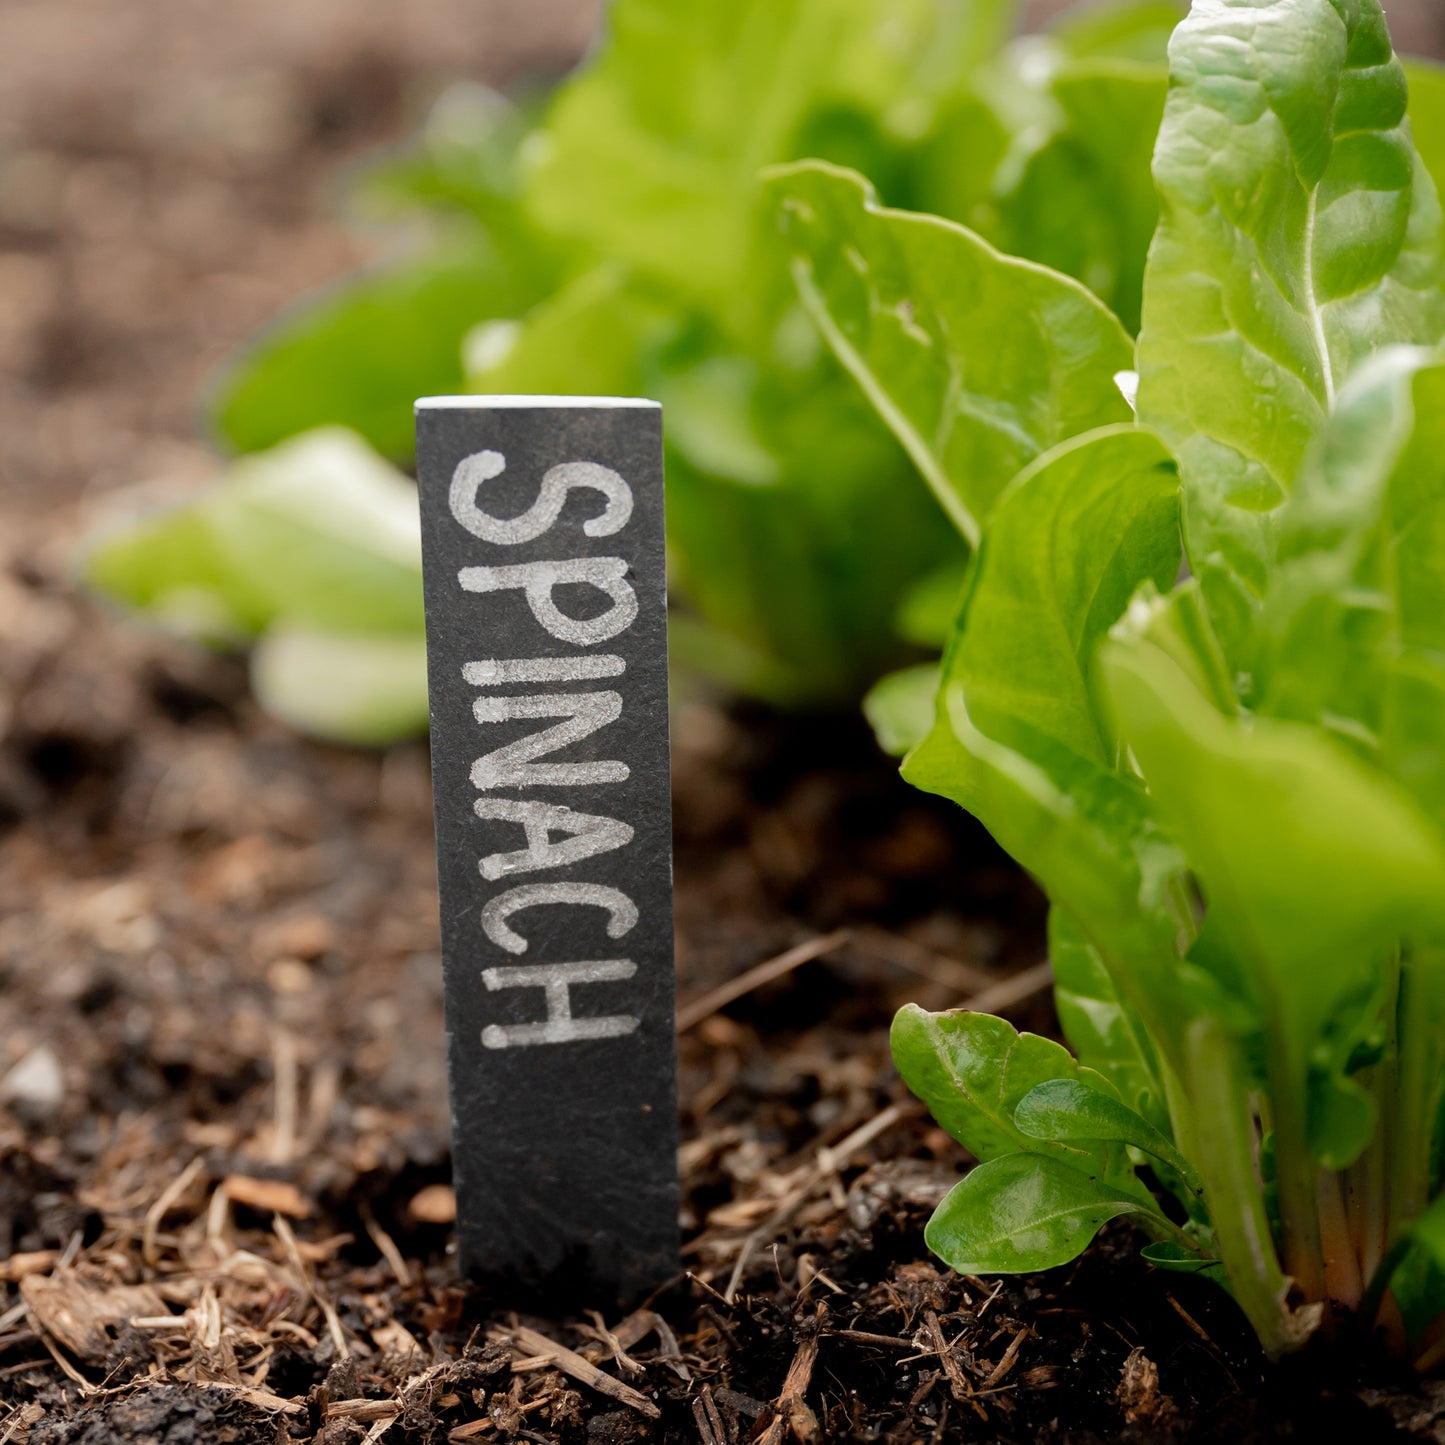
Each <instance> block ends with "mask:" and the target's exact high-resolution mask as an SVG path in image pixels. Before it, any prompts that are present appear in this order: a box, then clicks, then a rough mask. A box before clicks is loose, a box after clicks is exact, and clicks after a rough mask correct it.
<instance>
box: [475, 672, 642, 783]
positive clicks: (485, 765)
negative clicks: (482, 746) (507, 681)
mask: <svg viewBox="0 0 1445 1445" xmlns="http://www.w3.org/2000/svg"><path fill="white" fill-rule="evenodd" d="M472 715H473V716H474V717H475V718H476V720H477V721H478V722H483V723H491V722H511V721H512V720H513V719H514V718H528V717H560V718H566V719H567V721H566V722H559V723H554V724H553V725H552V726H551V727H549V728H543V729H542V730H541V732H535V733H528V734H527V736H526V737H524V738H518V739H517V740H516V742H512V743H504V744H503V745H502V746H501V747H499V748H494V749H493V750H492V751H491V752H489V753H484V754H483V755H482V756H481V757H479V758H478V759H477V760H476V762H474V763H473V764H472V786H473V787H474V788H476V789H477V790H478V791H479V792H484V793H485V792H490V791H491V790H492V789H493V788H527V787H539V786H546V787H570V786H574V785H575V786H578V787H585V786H588V785H589V784H592V783H621V782H624V781H626V779H627V777H628V776H629V774H630V772H631V769H630V768H629V767H628V766H627V764H626V763H618V762H597V761H590V762H585V763H538V762H534V761H533V759H535V758H539V757H542V756H543V755H545V754H546V753H550V752H555V751H556V750H557V749H558V748H561V747H566V746H567V744H568V743H575V742H580V741H581V740H582V739H583V738H585V737H590V736H591V735H592V734H593V733H595V732H596V731H597V729H598V728H603V727H606V726H607V724H608V723H610V722H616V721H617V719H618V718H619V717H621V716H622V694H621V693H616V692H566V693H555V694H539V695H537V696H535V697H479V698H478V699H477V700H476V701H475V702H474V703H473V704H472Z"/></svg>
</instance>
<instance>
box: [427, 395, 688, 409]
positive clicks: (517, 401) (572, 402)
mask: <svg viewBox="0 0 1445 1445" xmlns="http://www.w3.org/2000/svg"><path fill="white" fill-rule="evenodd" d="M632 406H635V407H645V408H647V409H649V410H660V409H661V407H662V403H661V402H660V401H650V400H649V399H648V398H647V397H645V396H421V397H418V398H417V400H416V409H417V410H418V411H445V410H457V411H466V410H475V411H500V410H508V411H512V410H519V409H522V408H526V407H539V408H540V407H559V408H560V407H567V408H569V409H570V408H574V407H632Z"/></svg>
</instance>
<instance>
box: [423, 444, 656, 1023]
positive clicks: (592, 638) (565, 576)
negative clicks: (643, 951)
mask: <svg viewBox="0 0 1445 1445" xmlns="http://www.w3.org/2000/svg"><path fill="white" fill-rule="evenodd" d="M506 466H507V462H506V458H505V457H504V456H503V455H502V453H501V452H496V451H480V452H474V453H473V454H472V455H471V456H467V457H463V458H462V460H461V461H460V462H459V463H458V464H457V467H456V469H455V470H454V471H453V473H452V481H451V489H450V493H449V496H448V502H449V505H450V507H451V513H452V516H453V517H455V518H456V520H457V521H458V522H459V523H460V524H461V525H462V526H463V527H465V528H466V529H467V531H469V532H470V533H472V535H473V536H475V537H480V538H481V539H482V540H483V541H487V542H492V543H495V544H497V545H500V546H506V547H510V546H516V545H518V544H520V543H523V542H532V541H535V540H536V539H537V538H539V537H541V536H543V535H544V534H545V533H546V532H548V531H549V530H550V529H551V528H552V526H553V525H554V524H555V523H556V522H557V521H558V519H559V518H560V517H561V515H562V512H563V510H564V509H565V507H566V506H567V501H568V497H569V496H570V494H571V493H572V492H573V491H592V492H596V493H598V494H599V495H600V496H601V497H602V499H603V502H604V505H603V508H602V510H601V511H600V512H598V513H597V514H596V515H595V516H592V517H590V518H588V519H587V520H586V521H584V522H582V524H581V525H582V530H583V532H584V533H585V534H586V535H587V536H589V537H609V536H611V535H613V534H614V533H616V532H620V531H621V530H622V529H623V528H624V527H625V526H626V525H627V523H628V521H629V520H630V519H631V517H632V507H633V497H632V489H631V488H630V487H629V486H628V484H627V483H626V482H625V481H624V480H623V479H622V477H620V476H619V475H618V474H617V473H616V472H614V471H613V470H612V469H611V468H610V467H604V466H601V465H600V464H598V463H596V462H564V463H562V464H561V465H559V466H555V467H552V468H550V469H549V470H548V471H547V472H546V473H545V475H544V476H543V477H542V482H541V486H540V487H539V488H538V491H537V497H536V500H535V501H534V502H533V503H532V504H531V506H530V507H528V508H527V509H526V510H525V511H523V512H521V513H519V514H518V515H517V516H515V517H497V516H493V515H492V513H490V512H488V511H486V510H485V509H484V508H483V506H482V495H483V489H484V488H485V487H486V485H487V483H489V482H492V481H494V480H495V479H496V478H498V477H500V476H501V475H502V473H503V472H504V471H505V470H506ZM628 570H629V569H628V564H627V563H626V562H625V561H624V560H623V559H622V558H621V557H578V558H571V559H564V560H558V561H537V562H527V563H523V564H520V565H512V566H501V567H463V568H461V569H460V571H459V572H458V573H457V581H458V583H459V584H460V585H461V587H462V588H463V589H464V590H465V591H467V592H479V593H492V592H505V591H508V590H510V589H513V588H516V589H520V590H521V592H522V594H523V596H524V598H525V600H526V603H527V606H528V607H529V608H530V609H531V613H532V616H533V617H534V618H535V619H536V621H537V622H538V623H539V624H540V625H541V626H542V627H543V628H544V629H545V630H546V631H547V633H548V634H550V635H551V636H552V637H554V638H556V639H557V640H558V641H560V642H564V643H568V644H570V645H572V646H574V647H588V648H590V647H595V646H597V644H599V643H603V642H606V641H608V640H609V639H610V638H613V637H617V636H618V635H620V634H621V633H623V632H625V631H626V630H627V629H628V628H629V627H631V626H632V624H633V622H635V621H636V620H637V615H638V601H637V593H636V592H635V591H634V589H633V587H632V584H631V582H630V581H629V580H628ZM578 586H581V587H591V588H593V589H594V590H595V591H597V592H600V593H602V594H603V596H604V597H605V598H606V600H607V601H608V603H609V604H610V605H609V606H608V607H607V609H606V610H605V611H604V612H602V613H601V614H599V615H598V616H596V617H587V618H579V617H574V616H572V615H570V614H569V613H567V612H564V611H563V610H562V608H561V606H560V605H559V604H558V601H557V597H556V592H557V589H558V588H560V587H578ZM626 671H627V664H626V662H625V660H624V659H623V658H622V657H620V656H618V655H617V654H615V653H581V654H573V655H571V656H566V657H520V658H487V659H482V660H479V661H476V662H468V663H465V664H464V665H463V667H462V676H463V678H464V679H465V680H466V681H467V682H468V683H469V684H471V685H472V686H473V687H478V688H491V687H504V686H515V685H517V684H526V683H577V682H587V681H591V680H594V679H602V678H611V677H621V676H622V675H623V674H624V673H625V672H626ZM472 713H473V716H475V718H476V720H477V721H478V722H479V723H505V722H512V721H514V720H517V719H523V718H560V719H562V721H560V722H558V723H556V724H554V725H553V726H551V727H545V728H542V729H541V730H540V731H537V732H533V733H529V734H527V735H526V736H525V737H522V738H518V739H516V740H514V741H512V742H509V743H505V744H503V745H502V746H501V747H498V748H495V749H493V751H491V752H489V753H484V754H483V755H482V756H481V757H479V758H477V759H476V761H475V762H473V764H472V768H471V781H472V785H473V787H475V788H476V789H477V790H478V791H479V792H481V793H482V794H483V795H484V796H482V797H479V798H477V799H476V800H475V802H474V803H473V805H472V806H473V809H474V810H475V812H476V815H477V817H478V818H480V819H482V820H483V821H484V822H501V823H514V824H516V825H518V826H519V827H520V828H521V829H522V833H523V837H524V839H525V846H524V847H522V848H517V849H513V850H511V851H499V852H494V853H488V854H487V855H486V856H485V857H483V858H481V859H479V860H478V863H477V867H478V870H479V871H480V872H481V875H482V877H483V878H485V879H487V880H488V881H490V882H495V881H496V880H498V879H500V878H506V877H509V876H513V875H516V874H525V873H537V872H542V871H545V870H548V869H556V868H565V867H568V866H569V865H571V864H574V863H578V862H580V861H582V860H583V859H586V858H593V857H596V856H597V855H599V854H602V853H609V852H612V851H614V850H615V849H618V848H625V847H626V846H627V845H628V844H629V843H631V842H632V840H633V837H634V835H635V830H634V829H633V827H632V826H631V824H629V823H624V822H622V821H620V820H619V819H617V818H609V817H607V816H605V815H603V814H596V813H581V812H577V811H575V810H574V809H572V808H568V807H564V806H562V805H560V804H554V803H543V802H534V801H531V800H524V799H519V798H499V797H495V796H486V795H487V794H489V793H492V792H493V790H495V789H501V788H515V789H523V788H535V787H564V786H578V787H582V786H590V785H593V784H599V783H620V782H623V781H624V780H625V779H626V778H627V777H628V776H629V772H630V770H629V768H628V766H627V764H625V763H622V762H615V761H607V760H599V759H596V758H590V759H584V760H582V761H578V762H556V761H552V762H540V761H538V759H540V758H544V757H546V756H547V755H548V754H550V753H555V752H556V751H557V750H558V749H560V748H564V747H567V746H569V745H571V744H574V743H578V742H581V741H582V740H583V739H584V738H588V737H590V736H591V735H592V734H593V733H595V732H597V731H598V730H599V729H601V728H604V727H606V726H607V725H608V724H609V723H613V722H616V721H617V719H618V718H619V717H620V716H621V715H622V696H621V694H620V693H617V692H612V691H606V690H603V691H598V692H569V693H560V694H557V695H555V696H530V695H529V696H521V697H494V696H486V695H483V696H481V697H479V698H477V699H476V701H475V702H473V704H472ZM542 907H574V908H576V907H591V908H600V909H602V910H603V911H604V912H605V913H606V914H607V920H606V930H607V936H608V937H609V938H613V939H618V938H622V937H624V936H625V935H626V934H627V933H629V932H630V931H631V930H632V929H633V928H634V927H635V926H636V925H637V921H638V909H637V905H636V904H635V903H634V902H633V901H632V899H631V898H629V897H628V895H627V894H626V893H624V892H623V891H622V890H621V889H619V888H613V887H610V886H607V885H605V884H601V883H586V882H571V881H554V882H538V883H519V884H516V885H514V886H513V887H511V888H508V889H507V890H506V891H504V892H502V893H499V894H498V895H497V896H496V897H494V898H492V899H490V900H488V901H487V902H486V903H485V904H484V905H483V907H482V910H481V915H480V922H481V927H482V932H483V933H484V934H485V935H486V937H487V938H488V939H489V940H490V941H491V942H492V943H493V944H495V945H496V946H497V947H498V948H501V949H504V950H505V951H506V952H508V953H511V954H524V953H526V952H527V951H528V947H529V944H528V940H527V939H526V938H525V937H523V936H522V934H521V933H519V932H518V931H517V930H516V929H515V928H513V927H512V925H511V922H510V920H511V918H512V916H513V914H516V913H519V912H521V911H522V910H523V909H527V908H542ZM534 926H535V922H534ZM549 937H555V930H551V931H549V930H546V929H543V930H541V932H540V938H541V939H546V938H549ZM636 972H637V965H636V964H635V963H634V962H633V961H632V960H631V959H612V960H593V961H591V962H585V963H539V964H532V965H529V966H521V967H506V968H487V969H484V970H483V971H482V981H483V982H484V984H485V985H486V987H487V989H488V991H489V992H496V991H497V990H499V989H514V988H534V989H541V990H542V994H543V997H544V1000H545V1005H546V1016H545V1018H544V1019H543V1020H542V1021H541V1022H534V1023H521V1024H489V1025H487V1027H486V1028H484V1029H483V1030H482V1043H483V1044H484V1045H485V1046H486V1047H487V1048H489V1049H508V1048H521V1047H526V1046H529V1045H532V1044H562V1043H571V1042H573V1041H576V1040H581V1039H608V1038H621V1037H623V1036H624V1035H626V1034H630V1033H632V1032H633V1031H634V1030H635V1029H636V1028H637V1027H638V1025H639V1020H638V1019H636V1018H634V1017H633V1016H632V1015H630V1014H609V1015H604V1016H599V1017H592V1018H575V1017H573V1014H572V994H571V990H572V989H573V988H574V987H576V986H578V985H581V984H593V983H608V982H621V981H623V980H626V979H630V978H632V977H633V976H634V975H635V974H636Z"/></svg>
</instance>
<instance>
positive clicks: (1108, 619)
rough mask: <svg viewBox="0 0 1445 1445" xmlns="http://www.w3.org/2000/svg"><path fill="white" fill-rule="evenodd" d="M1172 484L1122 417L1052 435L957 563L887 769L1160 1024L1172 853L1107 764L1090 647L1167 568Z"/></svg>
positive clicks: (1160, 458)
mask: <svg viewBox="0 0 1445 1445" xmlns="http://www.w3.org/2000/svg"><path fill="white" fill-rule="evenodd" d="M1176 488H1177V481H1176V479H1175V477H1174V474H1173V469H1172V464H1171V461H1170V458H1169V456H1168V453H1167V452H1166V451H1165V449H1164V448H1163V446H1162V445H1161V444H1160V442H1159V441H1158V439H1157V438H1156V437H1154V436H1152V435H1151V434H1150V433H1148V432H1146V431H1143V430H1140V429H1138V428H1134V427H1113V428H1106V429H1104V430H1101V431H1099V432H1096V433H1094V434H1092V435H1089V436H1086V437H1083V438H1080V439H1078V440H1076V441H1074V442H1071V443H1068V444H1066V445H1064V446H1062V447H1059V448H1057V449H1056V450H1055V451H1053V452H1051V453H1049V454H1047V455H1046V456H1044V457H1041V458H1040V459H1039V460H1038V461H1037V463H1035V465H1034V466H1032V467H1030V468H1029V469H1028V470H1027V471H1025V472H1024V473H1022V474H1021V475H1020V476H1019V478H1018V479H1017V480H1016V481H1015V482H1014V483H1013V484H1012V485H1011V486H1010V487H1009V489H1008V490H1007V492H1006V493H1005V494H1004V496H1003V498H1002V499H1001V500H1000V502H999V504H998V507H997V509H996V511H995V513H994V516H993V519H992V522H991V523H990V526H989V530H988V533H987V535H986V536H985V538H984V542H983V545H982V547H981V548H980V550H979V552H978V555H977V557H976V558H975V561H974V566H973V570H972V574H971V580H970V584H969V588H968V591H967V594H966V597H965V599H964V603H963V607H962V611H961V614H960V618H959V623H958V626H957V628H956V630H955V634H954V638H953V641H952V643H951V644H950V647H949V650H948V653H947V655H946V657H945V658H944V664H943V680H942V686H941V689H940V692H939V706H938V715H937V719H936V721H935V723H934V727H933V730H932V732H931V733H930V734H929V736H928V737H927V738H926V739H925V740H924V741H923V743H921V744H920V745H919V746H918V747H917V748H916V749H915V750H914V752H913V753H912V754H910V756H909V757H908V759H907V761H906V762H905V764H904V776H905V777H907V778H908V779H909V781H910V782H913V783H915V784H916V785H917V786H919V787H921V788H924V789H925V790H927V791H930V792H938V793H942V794H943V795H944V796H946V797H950V798H953V799H954V800H955V801H956V802H958V803H960V804H962V805H963V807H965V808H967V809H968V810H969V811H970V812H971V813H973V814H974V815H975V816H976V817H978V818H979V819H980V820H981V821H982V822H983V824H984V826H985V827H987V828H988V830H989V831H990V832H991V833H992V834H993V835H994V836H995V837H996V838H997V839H998V840H999V842H1000V843H1002V844H1003V846H1004V847H1005V848H1007V849H1008V851H1009V852H1010V853H1011V854H1012V855H1013V856H1014V857H1015V858H1016V859H1018V861H1019V862H1020V863H1022V864H1023V866H1024V867H1025V868H1027V869H1028V870H1029V871H1030V872H1032V873H1033V874H1034V875H1035V876H1036V877H1037V878H1038V879H1039V880H1040V881H1041V882H1042V883H1043V884H1044V886H1045V888H1046V889H1047V890H1048V892H1049V895H1050V898H1051V899H1052V900H1053V901H1054V903H1055V904H1056V905H1061V906H1062V907H1064V908H1065V909H1066V910H1068V911H1069V912H1070V913H1071V914H1072V915H1073V917H1074V918H1075V919H1076V921H1077V922H1078V924H1079V925H1080V927H1081V928H1082V929H1083V930H1084V933H1085V934H1086V935H1087V937H1088V938H1089V939H1090V940H1091V941H1092V942H1093V943H1094V944H1095V945H1096V946H1097V947H1099V948H1100V950H1101V954H1102V956H1103V957H1104V959H1105V963H1106V965H1107V966H1108V968H1109V971H1110V975H1111V977H1113V978H1114V979H1115V981H1116V985H1117V986H1118V987H1119V988H1120V989H1121V990H1124V991H1125V992H1126V995H1127V996H1128V997H1129V1000H1130V1003H1131V1005H1132V1006H1134V1007H1136V1008H1140V1009H1141V1011H1142V1012H1143V1013H1144V1014H1145V1015H1146V1016H1148V1017H1149V1019H1150V1022H1151V1025H1157V1026H1159V1028H1160V1029H1161V1031H1162V1033H1163V1034H1164V1035H1167V1034H1168V1033H1169V1032H1170V1028H1169V1027H1167V1026H1166V1025H1168V1021H1169V1019H1170V1003H1169V1000H1170V999H1171V998H1172V991H1173V989H1174V988H1175V986H1176V980H1175V978H1174V974H1173V970H1172V969H1171V961H1175V960H1176V959H1177V950H1176V944H1175V936H1176V934H1177V932H1178V929H1179V920H1177V919H1173V921H1171V920H1172V918H1173V908H1172V905H1171V903H1170V900H1169V898H1168V890H1169V886H1170V885H1169V879H1170V877H1171V875H1172V872H1173V870H1174V869H1175V868H1177V866H1178V858H1177V855H1176V854H1175V853H1174V852H1173V851H1172V849H1171V847H1170V845H1169V842H1168V840H1167V839H1166V838H1164V837H1163V836H1161V835H1160V834H1159V832H1158V830H1157V829H1156V828H1155V826H1154V823H1153V820H1152V819H1151V817H1150V814H1149V809H1148V805H1147V801H1146V799H1145V798H1144V795H1143V791H1142V789H1141V788H1140V787H1139V786H1138V784H1137V781H1136V780H1134V779H1133V778H1131V777H1129V776H1128V775H1126V774H1125V773H1123V772H1120V771H1118V770H1117V764H1118V758H1117V757H1116V754H1115V748H1114V744H1113V742H1112V736H1111V730H1110V728H1109V726H1108V723H1107V720H1106V714H1105V713H1104V712H1103V710H1102V708H1101V706H1100V703H1099V699H1098V696H1097V682H1096V675H1095V654H1096V651H1097V649H1098V646H1099V643H1100V642H1101V641H1102V639H1103V638H1104V637H1105V635H1106V634H1107V632H1108V629H1109V628H1110V626H1111V625H1112V624H1113V622H1114V621H1115V620H1116V619H1117V618H1118V616H1119V614H1120V613H1121V612H1122V611H1123V610H1124V608H1125V607H1126V606H1127V605H1128V601H1129V598H1130V596H1131V595H1132V593H1133V592H1134V590H1135V589H1136V588H1137V587H1138V586H1139V584H1140V583H1141V582H1144V581H1146V580H1152V581H1153V582H1154V583H1155V584H1158V585H1168V583H1169V582H1171V581H1172V580H1173V578H1174V576H1175V574H1176V572H1177V570H1178V565H1179V535H1178V520H1177V502H1176V495H1175V493H1176ZM1125 959H1127V960H1128V962H1127V965H1125V964H1124V962H1123V961H1124V960H1125Z"/></svg>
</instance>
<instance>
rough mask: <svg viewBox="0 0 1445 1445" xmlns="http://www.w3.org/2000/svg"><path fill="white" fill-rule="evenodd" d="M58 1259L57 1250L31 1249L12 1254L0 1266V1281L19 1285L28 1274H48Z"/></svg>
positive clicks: (58, 1252)
mask: <svg viewBox="0 0 1445 1445" xmlns="http://www.w3.org/2000/svg"><path fill="white" fill-rule="evenodd" d="M59 1258H60V1251H59V1250H58V1249H32V1250H29V1251H22V1252H21V1253H19V1254H12V1255H11V1256H10V1258H9V1259H7V1260H6V1261H5V1262H4V1263H3V1264H0V1280H7V1281H8V1282H9V1283H10V1284H19V1283H20V1281H21V1280H22V1279H24V1278H25V1276H26V1275H28V1274H49V1273H50V1271H51V1270H52V1269H54V1268H55V1264H56V1261H57V1260H59Z"/></svg>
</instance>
